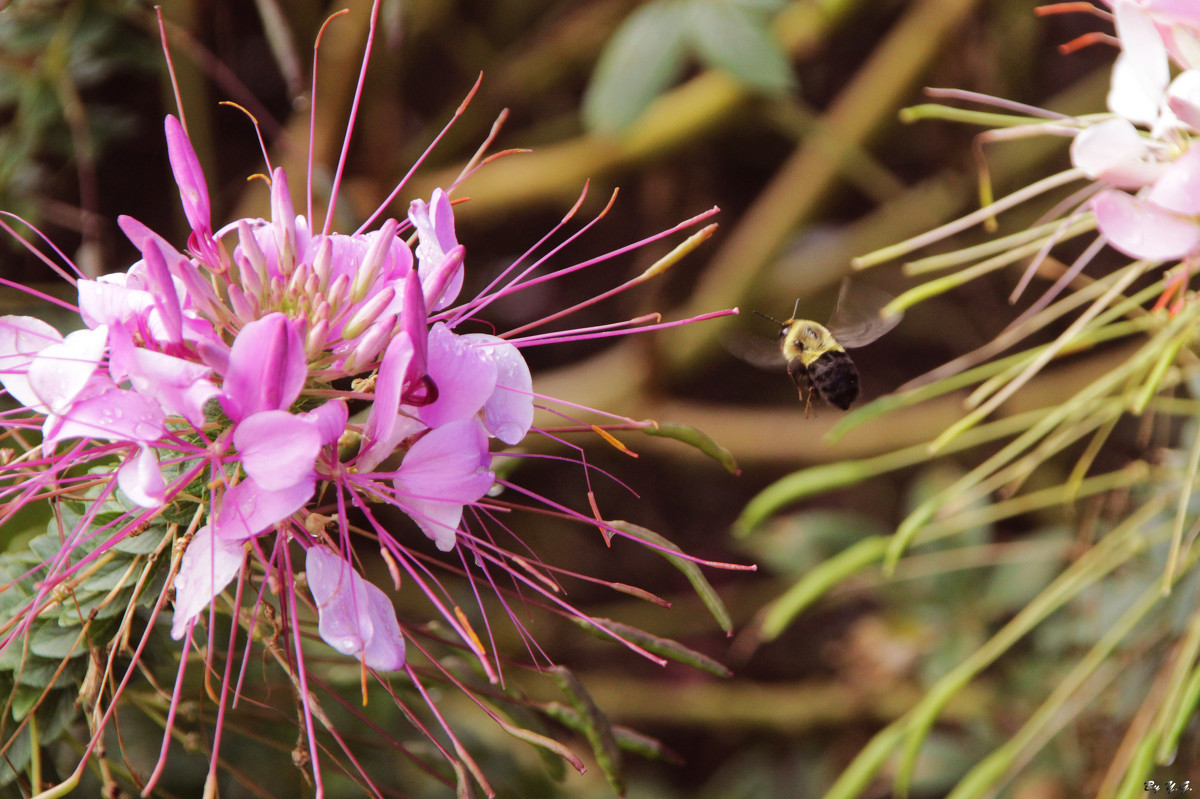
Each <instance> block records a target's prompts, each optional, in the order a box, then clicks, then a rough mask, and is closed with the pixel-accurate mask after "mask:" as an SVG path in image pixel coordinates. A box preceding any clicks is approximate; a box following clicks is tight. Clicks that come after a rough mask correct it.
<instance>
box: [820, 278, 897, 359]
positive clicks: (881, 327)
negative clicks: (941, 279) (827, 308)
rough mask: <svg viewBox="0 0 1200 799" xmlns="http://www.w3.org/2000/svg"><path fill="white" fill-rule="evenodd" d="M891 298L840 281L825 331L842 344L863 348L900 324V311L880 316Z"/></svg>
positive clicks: (884, 294) (861, 285)
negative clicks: (827, 330) (834, 305)
mask: <svg viewBox="0 0 1200 799" xmlns="http://www.w3.org/2000/svg"><path fill="white" fill-rule="evenodd" d="M892 299H893V298H892V296H891V295H890V294H888V293H887V292H886V291H881V290H880V289H877V288H875V287H873V286H868V285H865V284H862V283H854V284H852V283H851V282H850V281H849V280H848V279H847V280H843V281H842V288H841V291H839V292H838V301H837V307H835V308H834V309H833V317H832V318H830V320H829V325H828V327H829V332H830V333H832V334H833V337H834V338H835V339H837V342H838V343H839V344H841V345H842V346H843V347H865V346H866V345H868V344H870V343H871V342H872V341H874V340H875V339H877V338H879V337H880V336H882V335H883V334H884V333H886V332H888V331H889V330H891V329H892V328H893V327H895V326H896V325H898V324H900V319H901V318H902V316H903V314H892V315H891V316H881V315H880V312H881V311H882V310H883V308H884V306H885V305H887V304H888V303H889V302H891V301H892Z"/></svg>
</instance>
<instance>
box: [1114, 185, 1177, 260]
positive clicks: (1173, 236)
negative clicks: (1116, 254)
mask: <svg viewBox="0 0 1200 799" xmlns="http://www.w3.org/2000/svg"><path fill="white" fill-rule="evenodd" d="M1091 204H1092V211H1093V212H1094V213H1095V214H1096V225H1097V227H1099V229H1100V232H1101V233H1103V234H1104V237H1105V238H1106V239H1108V242H1109V244H1111V245H1112V246H1113V247H1114V248H1116V249H1117V250H1120V251H1121V252H1123V253H1125V254H1126V255H1128V256H1129V257H1131V258H1146V259H1149V260H1152V261H1170V260H1174V259H1177V258H1182V257H1184V256H1185V255H1188V254H1189V253H1191V252H1194V251H1196V249H1197V248H1198V247H1200V224H1196V223H1195V222H1193V221H1191V220H1189V219H1183V218H1182V217H1178V216H1176V215H1174V214H1172V213H1169V212H1167V211H1165V210H1163V209H1162V208H1160V207H1158V206H1156V205H1153V204H1152V203H1148V202H1146V201H1145V200H1142V199H1139V198H1137V197H1131V196H1130V195H1128V194H1126V193H1125V192H1123V191H1105V192H1101V193H1100V194H1097V195H1096V196H1095V197H1094V198H1093V199H1092V203H1091Z"/></svg>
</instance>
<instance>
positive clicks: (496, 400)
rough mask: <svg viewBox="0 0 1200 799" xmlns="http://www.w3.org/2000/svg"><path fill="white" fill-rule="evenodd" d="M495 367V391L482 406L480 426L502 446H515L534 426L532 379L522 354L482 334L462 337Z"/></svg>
mask: <svg viewBox="0 0 1200 799" xmlns="http://www.w3.org/2000/svg"><path fill="white" fill-rule="evenodd" d="M462 340H463V341H464V342H466V343H467V345H468V346H471V347H474V348H475V349H478V350H479V351H481V352H483V353H485V354H486V355H487V357H488V358H489V359H491V360H492V362H494V363H495V364H496V388H495V390H494V391H493V392H492V395H491V396H490V397H488V400H487V402H485V403H484V405H483V425H484V427H486V428H487V431H488V432H489V433H491V434H492V435H494V436H495V437H496V438H498V439H500V440H501V441H503V442H504V443H505V444H517V443H519V442H520V441H521V439H523V438H525V434H526V433H528V432H529V428H530V427H531V426H532V425H533V377H532V376H531V375H530V374H529V365H528V364H527V363H525V358H524V357H523V356H522V355H521V351H520V350H518V349H517V348H516V347H514V346H513V345H512V344H509V343H508V342H507V341H505V340H504V339H501V338H497V337H496V336H489V335H487V334H485V333H468V334H466V335H464V336H462Z"/></svg>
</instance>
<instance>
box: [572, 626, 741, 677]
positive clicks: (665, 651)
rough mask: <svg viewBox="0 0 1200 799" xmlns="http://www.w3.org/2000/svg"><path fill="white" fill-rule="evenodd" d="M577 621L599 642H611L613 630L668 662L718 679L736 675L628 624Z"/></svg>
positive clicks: (687, 650)
mask: <svg viewBox="0 0 1200 799" xmlns="http://www.w3.org/2000/svg"><path fill="white" fill-rule="evenodd" d="M574 621H575V623H576V624H578V625H579V626H580V627H583V628H584V629H585V630H587V631H588V632H590V633H592V634H594V635H595V636H596V637H597V638H603V639H605V640H611V639H612V635H611V634H610V633H608V632H606V630H612V631H613V632H614V633H616V634H617V635H620V636H621V637H622V638H626V639H628V640H630V641H632V642H633V643H635V644H637V645H638V646H640V647H641V648H642V649H645V650H646V651H647V652H652V653H654V654H655V655H661V656H662V657H665V658H667V659H668V660H674V661H675V662H677V663H683V664H684V665H687V666H692V667H694V668H697V669H700V670H701V671H707V672H708V673H709V674H715V675H716V676H718V677H730V676H732V675H733V672H732V671H730V670H729V669H728V668H727V667H726V666H725V665H724V664H723V663H720V662H718V661H716V660H714V659H713V658H710V657H709V656H708V655H703V654H701V653H699V652H697V651H696V650H694V649H691V648H689V647H686V646H684V645H683V644H681V643H679V642H678V641H673V640H671V639H670V638H660V637H659V636H657V635H651V634H650V633H648V632H646V631H645V630H640V629H638V628H637V627H630V626H629V625H627V624H621V623H620V622H619V621H613V620H612V619H595V620H588V619H582V618H575V619H574Z"/></svg>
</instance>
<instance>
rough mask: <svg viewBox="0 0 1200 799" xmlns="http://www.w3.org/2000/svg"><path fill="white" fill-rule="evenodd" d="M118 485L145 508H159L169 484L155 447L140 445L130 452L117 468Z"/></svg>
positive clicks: (126, 494)
mask: <svg viewBox="0 0 1200 799" xmlns="http://www.w3.org/2000/svg"><path fill="white" fill-rule="evenodd" d="M117 487H118V488H120V489H121V491H122V493H124V494H125V496H127V497H129V498H130V499H131V500H133V502H135V503H136V504H138V505H141V506H142V507H143V508H157V507H160V506H161V505H162V504H163V499H164V497H165V495H166V487H167V484H166V482H165V481H164V480H163V476H162V471H161V470H160V469H159V468H158V455H157V454H155V452H154V450H153V449H151V448H150V447H138V448H137V449H135V450H133V451H132V452H130V453H129V455H128V457H126V458H125V463H123V464H121V468H120V469H118V470H117Z"/></svg>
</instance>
